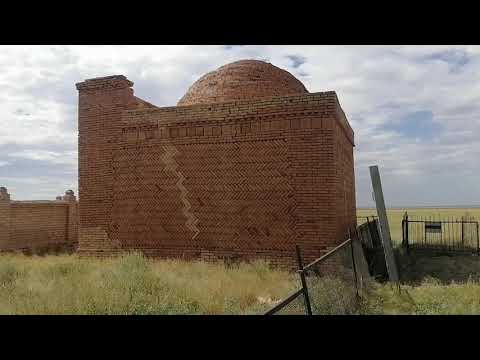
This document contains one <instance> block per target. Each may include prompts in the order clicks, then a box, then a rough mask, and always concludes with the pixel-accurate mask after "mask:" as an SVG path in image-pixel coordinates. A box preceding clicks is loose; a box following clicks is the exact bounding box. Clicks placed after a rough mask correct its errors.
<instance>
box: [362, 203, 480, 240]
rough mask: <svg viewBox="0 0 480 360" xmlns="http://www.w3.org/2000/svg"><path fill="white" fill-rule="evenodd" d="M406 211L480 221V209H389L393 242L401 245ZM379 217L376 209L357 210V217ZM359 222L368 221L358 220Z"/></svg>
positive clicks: (418, 214) (410, 213)
mask: <svg viewBox="0 0 480 360" xmlns="http://www.w3.org/2000/svg"><path fill="white" fill-rule="evenodd" d="M405 211H407V212H408V215H409V216H410V215H413V216H423V217H435V219H447V218H448V219H460V218H461V217H462V216H468V217H472V216H473V217H474V218H475V219H476V220H480V208H470V209H469V208H412V209H408V208H405V209H388V210H387V216H388V224H389V226H390V233H391V236H392V241H394V242H395V243H397V244H399V243H400V242H401V240H402V218H403V214H405ZM372 215H377V211H376V210H375V209H357V216H359V217H365V216H372ZM357 220H358V222H359V223H360V222H363V221H366V220H365V219H361V218H358V219H357Z"/></svg>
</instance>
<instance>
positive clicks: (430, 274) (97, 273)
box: [0, 209, 480, 315]
mask: <svg viewBox="0 0 480 360" xmlns="http://www.w3.org/2000/svg"><path fill="white" fill-rule="evenodd" d="M407 211H408V213H409V214H410V215H423V216H427V215H428V216H433V215H435V216H440V217H450V218H452V217H453V218H455V217H458V218H460V217H462V216H464V215H466V214H469V215H470V216H474V217H476V218H479V219H480V209H407ZM404 212H405V209H392V210H389V211H388V216H389V220H390V227H391V231H392V237H393V238H394V239H395V240H397V242H398V241H399V240H400V238H401V227H400V225H401V219H402V216H403V213H404ZM370 215H375V211H374V210H373V209H372V210H368V209H361V210H359V211H358V216H370ZM401 274H402V278H403V285H402V291H401V292H400V293H398V291H397V289H396V288H394V287H391V286H390V285H388V284H378V283H374V284H372V286H371V288H369V290H368V291H367V292H366V294H367V295H366V296H365V297H364V298H363V300H362V302H361V303H360V305H358V304H357V303H356V302H355V301H353V300H354V296H355V294H354V291H353V288H352V286H351V284H345V283H342V282H341V281H339V280H338V279H333V278H325V279H324V280H322V282H319V283H318V284H317V286H315V287H314V288H312V289H310V291H311V296H312V297H314V298H315V301H314V302H313V304H314V307H315V309H314V310H315V311H316V312H317V313H322V314H480V301H479V300H478V299H480V258H479V257H477V256H456V257H448V256H439V257H435V258H432V257H422V256H410V257H408V258H402V259H401ZM298 288H299V279H298V276H297V275H296V274H291V273H288V272H284V271H279V270H273V269H271V268H270V267H269V265H268V264H267V263H265V262H262V261H257V262H254V263H252V264H239V265H235V266H226V265H225V264H222V263H216V264H212V263H204V262H185V261H180V260H151V259H146V258H144V257H143V256H141V255H139V254H129V255H125V256H123V257H118V258H114V259H103V260H100V259H84V258H82V259H80V258H78V257H77V256H76V255H60V256H53V255H50V256H25V255H13V254H4V255H0V314H206V315H209V314H238V315H240V314H262V313H264V312H265V311H266V310H268V309H270V308H271V307H272V306H273V305H275V304H276V303H277V302H278V301H279V300H282V299H284V298H285V297H287V296H288V295H290V294H291V293H292V292H293V291H295V290H297V289H298ZM296 305H297V307H298V309H300V311H301V309H302V299H301V298H299V299H298V301H297V304H296ZM297 313H298V311H297Z"/></svg>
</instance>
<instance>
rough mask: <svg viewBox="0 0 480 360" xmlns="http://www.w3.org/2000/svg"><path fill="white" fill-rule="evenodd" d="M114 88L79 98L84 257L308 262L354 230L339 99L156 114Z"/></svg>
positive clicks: (95, 87) (292, 99)
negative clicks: (298, 255)
mask: <svg viewBox="0 0 480 360" xmlns="http://www.w3.org/2000/svg"><path fill="white" fill-rule="evenodd" d="M132 85H133V84H132V83H131V82H130V81H128V80H127V79H126V78H125V77H122V76H115V77H109V78H100V79H93V80H88V81H85V82H83V83H80V84H77V88H78V90H79V191H80V236H79V251H80V252H81V253H84V254H90V255H94V254H96V255H100V254H111V253H115V252H118V251H122V250H132V249H140V250H143V251H144V252H145V253H146V254H149V255H152V256H162V257H182V256H183V257H185V258H204V259H207V260H208V259H212V258H238V259H250V258H255V257H260V258H266V259H269V260H271V261H272V262H274V263H278V265H288V264H292V262H294V259H295V257H294V246H295V244H299V245H300V246H301V247H302V249H303V253H304V257H305V261H306V262H308V261H309V260H313V259H314V258H316V257H318V256H320V255H321V254H322V253H324V252H325V251H326V249H327V248H331V247H332V246H334V245H337V244H338V243H340V242H341V241H343V240H344V239H345V235H346V233H347V228H348V226H350V225H353V224H354V223H355V219H356V218H355V214H354V210H355V197H354V193H355V192H354V179H353V131H352V129H351V128H350V126H349V124H348V121H347V120H346V118H345V116H344V114H343V111H342V110H341V108H340V105H339V103H338V99H337V97H336V94H335V93H334V92H324V93H311V94H308V93H307V94H300V95H287V96H280V97H272V98H262V99H257V100H244V101H235V102H227V103H216V104H201V105H192V106H181V107H165V108H155V107H153V106H139V103H140V102H139V99H138V98H135V97H134V96H133V91H132V89H131V88H130V87H131V86H132Z"/></svg>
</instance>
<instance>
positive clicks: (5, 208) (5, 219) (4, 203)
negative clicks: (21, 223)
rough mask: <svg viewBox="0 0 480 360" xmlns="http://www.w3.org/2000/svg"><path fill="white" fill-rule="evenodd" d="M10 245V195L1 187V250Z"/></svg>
mask: <svg viewBox="0 0 480 360" xmlns="http://www.w3.org/2000/svg"><path fill="white" fill-rule="evenodd" d="M9 244H10V194H9V193H8V192H7V188H5V187H3V186H2V187H0V250H3V249H5V248H7V247H8V245H9Z"/></svg>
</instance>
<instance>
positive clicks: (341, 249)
mask: <svg viewBox="0 0 480 360" xmlns="http://www.w3.org/2000/svg"><path fill="white" fill-rule="evenodd" d="M378 239H379V234H378V223H377V222H375V221H373V222H366V223H364V224H362V225H361V226H359V227H357V228H355V229H353V231H350V232H349V234H348V239H347V240H345V241H344V242H342V243H341V244H339V245H338V246H337V247H335V248H333V249H332V250H330V251H328V252H327V253H326V254H324V255H323V256H321V257H319V258H318V259H316V260H314V261H312V262H311V263H310V264H307V265H305V266H304V264H303V260H302V254H301V250H300V248H299V247H298V246H296V256H297V262H298V270H297V273H298V275H299V278H300V288H299V289H298V290H296V291H295V292H294V293H292V294H291V295H290V296H288V297H287V298H286V299H284V300H283V301H282V302H280V303H279V304H277V305H276V306H275V307H273V308H272V309H270V310H269V311H267V312H266V313H265V315H274V314H275V315H287V314H288V315H301V314H305V315H335V314H349V313H351V312H352V311H355V309H356V308H357V307H358V303H359V300H360V299H361V298H362V294H363V290H364V288H365V285H366V283H367V282H368V281H369V279H370V276H371V274H372V272H371V271H370V264H369V262H368V260H367V258H366V257H365V256H364V250H365V249H366V248H369V246H372V247H373V246H374V244H378ZM374 272H375V271H373V273H374Z"/></svg>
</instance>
